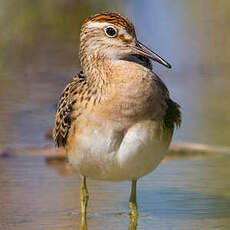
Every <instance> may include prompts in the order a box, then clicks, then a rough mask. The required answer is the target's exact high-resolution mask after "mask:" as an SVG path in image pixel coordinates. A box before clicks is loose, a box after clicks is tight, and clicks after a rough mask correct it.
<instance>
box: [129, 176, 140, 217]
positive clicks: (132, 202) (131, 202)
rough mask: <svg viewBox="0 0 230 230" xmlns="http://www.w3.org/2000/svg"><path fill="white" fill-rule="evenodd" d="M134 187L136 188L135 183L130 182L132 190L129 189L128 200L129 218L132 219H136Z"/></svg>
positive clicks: (134, 181) (133, 181)
mask: <svg viewBox="0 0 230 230" xmlns="http://www.w3.org/2000/svg"><path fill="white" fill-rule="evenodd" d="M136 187H137V181H136V180H132V189H131V194H130V199H129V208H130V216H131V217H132V218H137V217H138V212H137V201H136V196H137V195H136Z"/></svg>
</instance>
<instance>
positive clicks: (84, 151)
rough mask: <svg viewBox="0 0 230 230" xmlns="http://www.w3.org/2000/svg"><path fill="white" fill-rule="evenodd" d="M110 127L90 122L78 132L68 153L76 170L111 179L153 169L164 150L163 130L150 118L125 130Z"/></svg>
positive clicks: (134, 177)
mask: <svg viewBox="0 0 230 230" xmlns="http://www.w3.org/2000/svg"><path fill="white" fill-rule="evenodd" d="M111 127H114V126H113V125H111V124H108V123H103V124H102V125H101V127H100V128H98V126H97V127H92V126H90V129H89V128H87V129H86V130H85V131H84V132H83V133H82V134H81V135H80V137H79V136H78V139H77V141H76V148H72V149H71V152H69V153H68V157H69V161H70V163H71V164H72V166H73V167H74V168H75V169H77V171H78V172H79V173H80V174H82V175H84V176H87V177H91V178H94V179H101V180H111V181H122V180H133V179H138V178H140V177H142V176H145V175H146V174H148V173H150V172H151V171H152V170H153V169H155V168H156V166H157V165H158V164H159V163H160V161H161V160H162V158H163V157H164V155H165V153H166V151H167V147H168V143H164V142H163V140H162V139H163V138H162V134H163V133H162V132H163V131H162V129H161V127H160V125H159V124H157V123H156V122H154V121H142V122H139V123H136V124H135V125H133V126H131V127H130V128H129V129H128V130H127V131H126V132H125V133H124V131H120V132H119V128H117V127H116V128H114V129H113V128H111Z"/></svg>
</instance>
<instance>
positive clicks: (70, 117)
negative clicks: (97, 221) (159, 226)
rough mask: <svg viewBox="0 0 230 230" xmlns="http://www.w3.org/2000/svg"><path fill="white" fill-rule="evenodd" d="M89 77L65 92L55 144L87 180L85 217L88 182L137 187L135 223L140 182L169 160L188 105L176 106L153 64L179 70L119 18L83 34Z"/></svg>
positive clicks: (98, 19) (92, 24) (87, 27)
mask: <svg viewBox="0 0 230 230" xmlns="http://www.w3.org/2000/svg"><path fill="white" fill-rule="evenodd" d="M79 58H80V63H81V71H80V72H79V73H78V74H77V75H76V76H75V77H73V79H72V80H71V81H70V83H68V84H67V85H66V87H65V88H64V90H63V92H62V94H61V96H60V99H59V103H58V106H57V111H56V116H55V123H54V129H53V138H54V141H55V143H56V145H57V147H59V148H64V150H65V152H66V154H67V157H68V161H69V163H70V164H71V165H72V167H73V168H74V170H76V172H77V173H79V174H80V175H81V177H82V182H81V188H80V203H81V214H82V215H86V208H87V203H88V199H89V193H88V189H87V184H86V179H87V178H92V179H96V180H107V181H117V182H119V181H130V182H131V192H130V199H129V208H130V216H132V217H137V216H138V207H137V201H136V185H137V180H138V179H140V178H142V177H143V176H145V175H147V174H149V173H150V172H152V171H153V170H154V169H155V168H156V167H157V166H158V164H159V163H160V161H161V160H162V159H163V157H164V156H165V154H166V152H167V149H168V147H169V144H170V142H171V139H172V136H173V133H174V129H175V128H176V127H179V126H180V125H181V111H180V110H181V109H180V105H179V104H177V103H176V102H174V101H173V100H172V99H171V98H170V94H169V91H168V89H167V87H166V85H165V84H164V82H163V81H162V80H161V79H160V77H158V75H157V74H155V73H154V72H153V66H152V63H151V61H152V60H153V61H155V62H158V63H160V64H162V65H163V66H165V67H167V68H171V65H170V64H169V63H168V62H166V61H165V60H164V59H163V58H161V57H160V56H159V55H157V54H156V53H155V52H153V51H152V50H151V49H149V48H147V47H146V46H145V45H144V44H142V43H141V42H139V41H138V39H137V36H136V32H135V28H134V25H133V24H132V23H131V21H130V20H129V19H128V18H126V17H124V16H122V15H120V14H118V13H112V12H101V13H98V14H95V15H93V16H90V17H89V18H87V19H86V20H85V22H84V23H83V25H82V27H81V32H80V49H79Z"/></svg>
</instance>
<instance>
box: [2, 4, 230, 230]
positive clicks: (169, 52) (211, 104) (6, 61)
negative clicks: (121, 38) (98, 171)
mask: <svg viewBox="0 0 230 230" xmlns="http://www.w3.org/2000/svg"><path fill="white" fill-rule="evenodd" d="M96 3H97V4H95V1H90V0H87V1H80V0H79V1H76V0H69V1H68V4H67V2H66V3H64V2H62V1H46V0H40V1H32V2H31V3H30V4H28V1H26V0H21V1H20V4H19V1H18V0H11V1H7V0H3V1H1V2H0V21H1V23H0V26H1V36H0V108H1V109H0V154H1V153H2V151H3V152H6V153H7V152H9V153H10V152H11V151H14V152H15V153H16V154H17V151H18V150H21V149H31V148H42V147H45V146H52V145H53V143H52V141H51V140H47V139H46V138H45V133H46V131H47V129H48V128H49V127H52V125H53V118H54V111H55V104H56V103H57V98H58V97H59V95H60V92H61V91H62V89H63V87H64V85H65V84H66V82H68V81H69V80H70V79H71V78H72V77H73V76H74V75H75V74H76V73H77V72H78V71H79V69H80V67H79V61H78V57H77V53H76V49H77V47H78V43H77V41H78V39H77V38H78V35H79V27H80V24H81V23H82V21H83V20H84V19H85V18H86V17H87V16H88V15H89V14H92V13H95V12H98V11H100V10H102V9H103V10H104V9H108V10H111V9H112V8H113V9H116V11H120V12H123V13H125V14H126V15H127V16H129V17H130V18H131V19H132V21H133V22H134V24H135V26H136V30H137V36H138V38H139V40H140V41H142V42H143V43H145V44H146V45H148V46H149V47H150V48H152V49H153V50H154V51H156V52H157V53H158V54H160V55H161V56H162V57H164V58H165V59H166V60H167V61H169V63H171V64H172V66H173V68H172V70H167V69H165V68H164V67H161V66H159V65H158V64H154V70H155V72H156V73H158V74H159V76H161V78H162V79H163V80H164V81H165V83H166V84H167V86H168V88H169V89H170V92H171V95H172V97H173V99H174V100H176V101H177V102H179V104H181V106H182V112H183V125H182V127H181V128H180V129H179V130H177V131H176V133H175V136H174V140H180V141H188V142H199V143H204V144H216V145H226V146H229V137H230V116H229V114H230V106H229V99H230V91H229V85H230V77H229V76H230V61H229V60H230V52H229V50H230V39H229V38H230V30H229V20H230V4H229V1H228V0H219V1H218V2H217V1H215V0H204V1H199V0H194V1H182V0H175V1H173V2H172V1H170V0H161V1H152V0H146V1H145V2H144V4H143V2H142V1H139V0H126V1H117V2H116V3H115V2H114V3H113V6H111V1H103V0H100V1H98V2H96ZM79 6H80V7H79ZM119 7H120V8H119ZM229 163H230V159H229V158H227V157H221V156H220V157H210V158H209V157H207V158H200V159H197V160H191V159H183V160H182V159H180V158H178V159H174V160H173V161H168V162H166V163H164V164H161V165H160V166H159V167H158V168H157V170H156V171H155V172H153V173H152V174H150V175H149V176H147V177H145V178H143V179H142V180H140V182H139V184H138V201H139V202H138V203H139V209H140V213H141V216H140V217H139V219H138V229H145V230H148V229H151V230H152V229H175V230H178V229H179V230H180V229H181V230H182V229H183V230H184V229H189V230H191V229H224V230H225V229H229V226H230V215H229V213H230V192H229V191H230V185H229V181H228V178H229V176H230V169H229ZM79 183H80V180H79V176H78V175H73V174H72V173H71V170H69V168H68V167H66V165H65V164H64V163H57V164H50V163H49V164H47V163H46V162H45V160H44V158H42V157H41V158H35V157H31V158H1V159H0V207H1V208H0V229H1V230H11V229H13V230H14V229H15V230H16V229H17V230H18V229H19V230H20V229H54V230H57V229H78V228H79V226H80V215H79V187H80V184H79ZM88 184H89V192H90V202H89V209H88V211H89V212H88V220H87V223H88V229H93V230H95V229H100V230H103V229H108V226H109V229H128V228H129V217H128V197H129V189H130V188H129V183H126V182H125V183H109V182H98V181H92V180H89V181H88Z"/></svg>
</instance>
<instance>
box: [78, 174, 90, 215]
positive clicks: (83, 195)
mask: <svg viewBox="0 0 230 230" xmlns="http://www.w3.org/2000/svg"><path fill="white" fill-rule="evenodd" d="M88 199H89V193H88V190H87V186H86V177H85V176H82V181H81V191H80V200H81V215H82V216H84V217H85V216H86V208H87V204H88Z"/></svg>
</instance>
